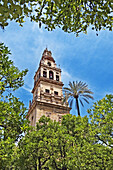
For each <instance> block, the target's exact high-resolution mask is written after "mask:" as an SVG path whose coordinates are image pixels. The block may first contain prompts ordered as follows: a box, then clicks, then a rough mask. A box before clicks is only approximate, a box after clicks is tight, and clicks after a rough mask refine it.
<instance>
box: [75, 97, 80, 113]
mask: <svg viewBox="0 0 113 170" xmlns="http://www.w3.org/2000/svg"><path fill="white" fill-rule="evenodd" d="M76 105H77V111H78V116H80V109H79V103H78V97H77V98H76Z"/></svg>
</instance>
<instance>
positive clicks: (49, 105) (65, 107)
mask: <svg viewBox="0 0 113 170" xmlns="http://www.w3.org/2000/svg"><path fill="white" fill-rule="evenodd" d="M37 105H38V106H43V107H50V108H55V109H62V110H64V111H70V110H71V108H70V107H69V106H63V105H57V104H54V103H47V102H41V101H36V100H34V102H33V104H32V105H31V107H30V108H29V110H28V114H27V116H26V118H28V117H29V115H30V113H31V112H32V110H33V109H34V107H36V106H37Z"/></svg>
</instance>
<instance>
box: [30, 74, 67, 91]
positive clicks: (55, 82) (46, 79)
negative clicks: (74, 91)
mask: <svg viewBox="0 0 113 170" xmlns="http://www.w3.org/2000/svg"><path fill="white" fill-rule="evenodd" d="M40 81H43V82H48V83H50V84H55V85H59V86H61V87H62V86H63V85H64V84H63V83H62V82H61V81H56V80H52V79H48V78H45V77H40V78H39V79H38V81H37V82H36V84H35V86H34V88H33V89H32V93H33V92H34V90H35V89H36V87H37V86H38V84H39V82H40Z"/></svg>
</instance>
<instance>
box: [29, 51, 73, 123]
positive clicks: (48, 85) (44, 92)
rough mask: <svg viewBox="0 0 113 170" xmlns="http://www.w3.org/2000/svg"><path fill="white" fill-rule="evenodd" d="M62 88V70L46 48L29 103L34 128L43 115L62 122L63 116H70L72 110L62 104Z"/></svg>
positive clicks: (30, 119) (30, 117)
mask: <svg viewBox="0 0 113 170" xmlns="http://www.w3.org/2000/svg"><path fill="white" fill-rule="evenodd" d="M62 87H63V83H62V82H61V69H60V68H58V67H57V66H56V63H55V60H54V58H53V57H52V53H51V51H48V49H47V48H46V49H45V50H44V52H43V55H42V58H41V60H40V64H39V68H38V70H37V71H36V73H35V76H34V87H33V89H32V93H33V100H32V102H31V101H30V102H29V111H28V114H27V118H28V119H29V121H30V124H31V125H32V126H35V125H36V122H38V120H39V119H40V117H41V116H43V115H45V116H47V117H50V118H51V119H52V120H56V121H59V122H60V121H61V118H62V116H63V115H65V114H69V111H70V109H71V108H69V106H68V105H66V104H63V103H62V99H63V94H62Z"/></svg>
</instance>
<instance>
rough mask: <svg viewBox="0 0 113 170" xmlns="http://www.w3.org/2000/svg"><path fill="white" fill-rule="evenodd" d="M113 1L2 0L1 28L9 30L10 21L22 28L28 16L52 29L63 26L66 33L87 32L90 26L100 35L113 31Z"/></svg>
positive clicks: (0, 11) (0, 3)
mask: <svg viewBox="0 0 113 170" xmlns="http://www.w3.org/2000/svg"><path fill="white" fill-rule="evenodd" d="M112 12H113V2H112V0H109V1H108V0H104V1H103V0H98V1H96V0H92V1H90V0H77V1H75V0H66V1H65V0H62V1H61V0H39V1H36V0H21V1H18V0H14V1H12V0H10V1H7V0H1V1H0V14H1V15H0V25H1V27H2V28H4V27H6V26H7V25H8V23H9V20H15V21H16V22H19V23H20V25H21V26H22V24H23V22H24V20H25V17H29V18H30V19H31V21H36V22H38V23H39V27H41V25H42V24H44V25H45V28H46V29H48V30H49V31H50V30H53V29H55V28H56V27H60V28H61V29H62V30H64V31H65V32H69V33H70V32H74V33H76V35H78V34H79V33H80V32H84V33H87V29H88V27H89V26H91V27H92V29H93V30H96V31H97V32H98V31H100V30H102V29H109V30H110V31H112V27H113V16H112Z"/></svg>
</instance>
